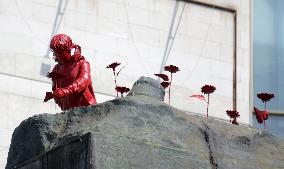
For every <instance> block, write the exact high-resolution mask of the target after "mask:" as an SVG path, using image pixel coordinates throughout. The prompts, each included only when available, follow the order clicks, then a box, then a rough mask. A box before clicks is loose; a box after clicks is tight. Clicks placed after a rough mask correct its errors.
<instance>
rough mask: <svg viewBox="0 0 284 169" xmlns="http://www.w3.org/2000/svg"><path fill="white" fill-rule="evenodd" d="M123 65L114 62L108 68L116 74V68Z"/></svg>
mask: <svg viewBox="0 0 284 169" xmlns="http://www.w3.org/2000/svg"><path fill="white" fill-rule="evenodd" d="M120 64H121V63H118V62H113V63H112V64H110V65H108V66H107V67H106V68H110V69H112V70H113V71H114V72H115V68H116V67H117V66H119V65H120Z"/></svg>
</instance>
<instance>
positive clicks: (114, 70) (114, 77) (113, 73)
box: [113, 70, 118, 98]
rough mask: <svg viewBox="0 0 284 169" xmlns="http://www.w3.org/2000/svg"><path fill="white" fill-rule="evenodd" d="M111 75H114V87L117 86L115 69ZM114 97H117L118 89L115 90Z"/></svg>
mask: <svg viewBox="0 0 284 169" xmlns="http://www.w3.org/2000/svg"><path fill="white" fill-rule="evenodd" d="M113 76H114V84H115V88H116V87H117V84H116V75H115V70H114V71H113ZM116 97H117V98H118V91H117V90H116Z"/></svg>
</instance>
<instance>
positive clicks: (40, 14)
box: [31, 3, 57, 24]
mask: <svg viewBox="0 0 284 169" xmlns="http://www.w3.org/2000/svg"><path fill="white" fill-rule="evenodd" d="M55 5H56V6H54V5H46V4H42V3H32V5H31V8H32V17H31V19H32V20H34V21H39V22H45V23H49V24H53V23H54V20H55V16H56V13H57V4H55Z"/></svg>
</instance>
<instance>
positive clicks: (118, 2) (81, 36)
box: [0, 0, 250, 168]
mask: <svg viewBox="0 0 284 169" xmlns="http://www.w3.org/2000/svg"><path fill="white" fill-rule="evenodd" d="M202 1H203V2H208V3H212V4H216V5H220V6H224V7H229V8H232V9H236V10H237V18H238V20H237V26H238V27H237V40H238V44H237V65H238V67H237V70H238V71H237V73H238V75H237V81H238V83H237V88H238V90H237V91H238V93H237V94H238V95H237V98H238V100H237V105H238V111H239V112H240V114H241V118H240V121H241V122H242V123H248V122H249V69H250V68H249V65H250V62H249V50H250V45H249V1H248V0H202ZM58 2H59V1H58V0H49V1H44V0H26V1H20V0H12V1H10V0H0V23H1V26H0V37H1V40H0V57H1V58H0V59H1V61H0V104H1V106H0V115H1V116H2V118H1V119H0V138H1V141H0V168H4V166H5V163H6V156H7V152H8V148H9V143H10V139H11V134H12V132H13V129H14V128H15V127H16V126H17V125H19V123H20V122H21V121H22V120H24V119H26V118H27V117H30V116H32V115H34V114H39V113H43V112H46V113H55V112H59V108H58V107H56V106H55V104H54V103H53V102H52V101H50V102H48V103H42V99H43V98H44V94H45V92H46V91H50V88H51V87H50V81H49V79H47V78H46V77H43V76H41V75H40V71H41V64H42V63H45V64H48V65H51V66H53V65H54V61H53V60H52V59H48V58H46V57H44V56H45V55H46V52H47V49H48V45H49V38H50V34H51V31H52V28H53V23H54V19H55V14H56V11H57V5H58ZM183 3H184V2H180V4H179V12H180V11H181V7H182V6H183ZM174 4H175V1H174V0H80V1H79V0H70V1H69V3H68V5H67V9H66V12H65V15H64V17H63V20H62V24H61V27H60V29H59V33H66V34H68V35H70V36H71V37H72V38H73V41H74V42H75V43H77V44H79V45H81V46H82V51H83V55H84V56H85V57H86V58H87V59H88V60H89V62H90V63H91V68H92V78H93V84H94V88H95V91H96V92H98V93H105V95H104V94H102V95H101V94H98V93H96V96H97V99H98V102H103V101H105V100H108V99H112V98H113V97H111V96H113V95H115V92H114V89H113V88H114V85H113V77H112V72H111V71H110V70H107V69H105V67H106V66H107V65H108V64H110V63H112V62H113V61H118V62H122V64H123V65H126V67H125V69H123V70H122V72H121V74H120V76H119V79H118V81H119V84H120V85H124V86H127V87H132V85H133V83H134V82H135V81H136V80H137V79H138V78H139V77H140V76H142V75H144V76H150V77H153V78H155V77H154V75H153V74H154V73H158V72H159V69H160V65H161V61H162V55H163V52H164V49H165V44H166V40H167V35H168V30H169V27H170V23H171V17H172V13H173V9H174ZM232 19H233V16H232V14H230V13H227V12H222V11H219V10H215V9H210V8H204V7H200V6H196V5H192V4H186V6H185V10H184V13H183V17H182V20H181V24H180V27H179V30H178V33H177V36H176V39H175V43H174V45H173V49H172V51H171V54H170V56H169V59H168V62H167V64H174V65H176V66H179V67H180V69H181V71H180V72H178V73H177V74H175V75H174V81H173V84H174V86H173V89H172V91H173V92H172V104H171V105H173V106H174V107H177V108H180V109H184V110H187V111H193V112H196V113H201V114H204V112H205V104H203V103H202V102H200V101H197V100H194V99H191V98H190V97H189V96H190V95H192V94H198V93H200V87H201V86H202V85H204V84H212V85H215V86H216V87H217V90H216V92H215V93H214V94H212V97H211V98H210V100H211V105H210V112H209V113H210V114H209V115H212V116H215V117H220V118H225V119H228V118H227V117H226V114H225V110H226V109H232V58H233V48H232V43H233V20H232ZM166 101H167V100H166Z"/></svg>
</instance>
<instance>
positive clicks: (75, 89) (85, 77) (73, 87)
mask: <svg viewBox="0 0 284 169" xmlns="http://www.w3.org/2000/svg"><path fill="white" fill-rule="evenodd" d="M90 79H91V75H90V64H89V63H88V62H87V61H83V63H81V66H80V69H79V77H78V78H77V79H76V80H75V81H74V82H73V83H72V84H70V85H69V86H67V87H65V88H61V89H62V91H63V92H64V96H68V95H70V94H72V93H80V92H82V91H84V90H86V88H87V87H88V85H89V84H90Z"/></svg>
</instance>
